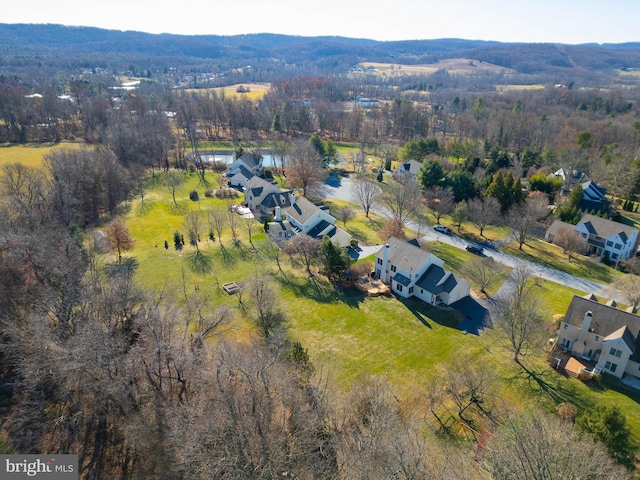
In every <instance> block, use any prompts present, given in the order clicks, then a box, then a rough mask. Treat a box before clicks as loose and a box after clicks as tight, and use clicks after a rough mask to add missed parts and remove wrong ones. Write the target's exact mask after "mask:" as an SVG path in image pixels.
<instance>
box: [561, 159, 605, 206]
mask: <svg viewBox="0 0 640 480" xmlns="http://www.w3.org/2000/svg"><path fill="white" fill-rule="evenodd" d="M553 175H554V176H556V177H559V178H561V179H562V182H563V184H564V187H563V189H562V192H561V194H562V195H563V196H567V195H569V192H570V191H571V188H573V186H574V185H575V184H576V183H578V182H580V185H581V186H582V194H583V196H582V200H581V201H580V205H578V208H579V209H580V210H582V211H583V212H592V211H593V212H596V213H602V212H606V211H607V210H608V209H609V206H610V202H609V200H607V198H606V194H607V190H606V189H605V188H603V187H600V186H598V185H597V184H596V183H595V182H594V181H592V180H589V179H588V178H587V177H586V176H585V175H584V173H583V172H580V171H578V170H566V169H564V168H561V169H559V170H557V171H555V172H554V173H553Z"/></svg>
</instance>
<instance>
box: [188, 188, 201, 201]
mask: <svg viewBox="0 0 640 480" xmlns="http://www.w3.org/2000/svg"><path fill="white" fill-rule="evenodd" d="M189 198H190V199H191V200H193V201H194V202H197V201H198V200H200V196H199V195H198V192H197V191H196V190H191V191H190V192H189Z"/></svg>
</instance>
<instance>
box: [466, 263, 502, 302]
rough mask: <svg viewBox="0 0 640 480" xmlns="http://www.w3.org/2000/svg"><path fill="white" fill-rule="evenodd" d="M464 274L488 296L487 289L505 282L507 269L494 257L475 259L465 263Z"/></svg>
mask: <svg viewBox="0 0 640 480" xmlns="http://www.w3.org/2000/svg"><path fill="white" fill-rule="evenodd" d="M464 273H465V275H466V276H467V278H469V279H470V280H471V281H472V282H474V283H475V284H476V285H478V288H479V289H480V291H481V292H482V293H484V294H485V295H488V293H487V288H490V287H492V286H493V285H496V284H497V283H498V282H500V281H503V280H504V278H505V273H506V268H505V266H504V265H502V264H501V263H499V262H496V261H495V260H494V259H493V257H486V258H474V259H472V260H471V261H469V262H467V263H465V266H464Z"/></svg>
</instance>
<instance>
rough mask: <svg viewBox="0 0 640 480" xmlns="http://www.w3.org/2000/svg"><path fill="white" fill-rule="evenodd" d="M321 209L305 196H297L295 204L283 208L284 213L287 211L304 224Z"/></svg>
mask: <svg viewBox="0 0 640 480" xmlns="http://www.w3.org/2000/svg"><path fill="white" fill-rule="evenodd" d="M318 210H320V207H318V206H317V205H315V204H313V203H312V202H310V201H309V200H307V199H306V198H304V197H300V198H296V202H295V204H293V205H291V206H290V207H287V208H285V209H284V210H283V213H286V214H287V215H289V216H290V217H291V218H293V219H294V220H295V221H297V222H298V223H300V224H301V225H302V224H304V223H305V222H306V221H307V220H309V218H311V216H312V215H313V214H314V213H316V212H317V211H318Z"/></svg>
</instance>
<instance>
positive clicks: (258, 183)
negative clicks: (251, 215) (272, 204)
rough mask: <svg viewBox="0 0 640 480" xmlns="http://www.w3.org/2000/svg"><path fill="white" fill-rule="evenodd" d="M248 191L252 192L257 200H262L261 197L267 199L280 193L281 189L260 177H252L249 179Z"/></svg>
mask: <svg viewBox="0 0 640 480" xmlns="http://www.w3.org/2000/svg"><path fill="white" fill-rule="evenodd" d="M247 190H248V191H250V192H251V194H252V195H253V196H254V198H255V199H256V200H258V199H260V198H261V197H265V196H266V195H268V194H269V193H277V192H279V191H280V189H279V188H278V187H277V186H276V185H274V184H273V183H271V182H268V181H267V180H265V179H264V178H260V177H258V176H253V177H251V179H249V184H248V185H247ZM256 203H261V202H256Z"/></svg>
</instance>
